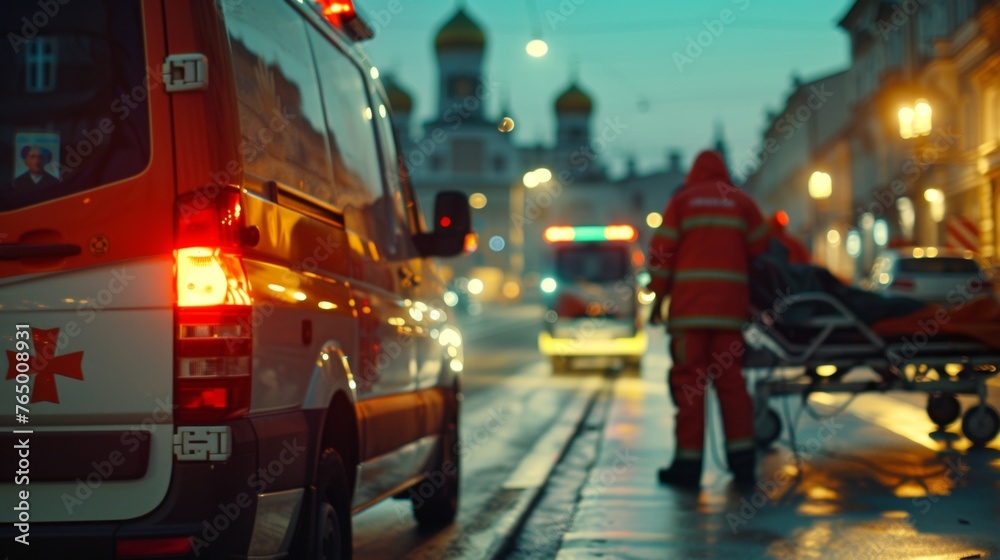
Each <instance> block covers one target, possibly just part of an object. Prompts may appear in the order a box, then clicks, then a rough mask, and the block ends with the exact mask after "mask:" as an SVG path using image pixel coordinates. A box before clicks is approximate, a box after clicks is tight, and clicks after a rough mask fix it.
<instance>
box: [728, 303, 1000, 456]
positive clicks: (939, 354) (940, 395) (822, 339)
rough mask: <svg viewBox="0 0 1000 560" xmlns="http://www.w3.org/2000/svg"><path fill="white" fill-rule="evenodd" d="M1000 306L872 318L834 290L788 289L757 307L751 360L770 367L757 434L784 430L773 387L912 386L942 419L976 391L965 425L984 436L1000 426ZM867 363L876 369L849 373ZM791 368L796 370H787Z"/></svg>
mask: <svg viewBox="0 0 1000 560" xmlns="http://www.w3.org/2000/svg"><path fill="white" fill-rule="evenodd" d="M758 288H759V287H758ZM755 301H756V302H758V303H759V301H760V298H756V300H755ZM997 308H998V306H997V304H996V302H995V301H994V300H992V299H987V298H984V299H983V301H980V302H973V303H970V304H969V305H968V306H967V307H966V308H965V309H962V310H960V311H954V312H953V311H951V310H948V309H946V308H940V307H937V306H929V307H928V308H926V309H924V310H923V311H921V312H918V313H916V314H913V315H909V316H905V317H902V318H900V317H894V318H891V319H889V320H883V321H878V322H875V323H874V324H868V323H866V322H865V321H863V320H862V319H861V318H859V316H858V314H857V313H856V312H852V310H851V309H850V308H849V307H848V306H847V305H845V304H844V302H843V301H841V299H838V297H834V296H833V295H831V294H830V293H828V292H826V291H816V292H804V293H796V294H788V295H785V296H783V297H782V298H781V299H780V309H777V310H776V309H774V308H773V307H772V308H770V309H766V310H762V309H761V308H760V307H759V306H758V307H753V306H752V309H751V311H752V316H753V320H752V321H751V322H750V324H749V326H748V327H747V328H746V329H745V330H744V336H745V339H746V342H747V355H746V356H745V359H744V368H745V369H746V370H748V373H749V370H751V369H752V368H761V370H762V371H763V372H764V375H762V376H759V378H758V379H756V380H755V381H754V382H753V384H752V385H753V395H754V411H755V419H754V422H755V434H756V439H757V443H758V444H759V445H761V446H768V445H770V444H771V443H772V442H773V441H774V440H776V439H777V438H778V436H779V435H780V434H781V419H780V416H779V415H778V413H777V412H776V411H775V410H774V409H773V408H771V407H770V406H769V401H770V399H771V397H773V396H787V395H801V396H802V397H803V399H804V398H805V397H806V396H808V394H809V393H813V392H821V393H849V394H859V393H865V392H888V391H905V392H920V393H927V395H928V400H927V414H928V415H929V416H930V418H931V420H932V421H933V422H934V423H935V424H937V425H938V426H940V427H941V428H944V427H945V426H947V425H948V424H951V423H952V422H953V421H955V420H956V419H958V417H959V416H960V415H961V413H962V410H961V403H960V402H959V400H958V399H957V398H956V395H963V394H964V395H975V396H977V397H978V403H977V404H975V405H974V406H972V407H970V408H969V409H968V410H966V411H965V414H964V416H962V433H963V434H964V435H965V436H966V437H967V438H969V440H971V441H972V443H973V444H974V445H985V444H986V443H988V442H990V441H991V440H992V439H993V438H995V437H996V436H997V433H998V431H1000V416H998V414H997V411H996V409H994V408H993V407H992V406H990V405H988V404H987V403H986V389H987V386H986V381H987V380H988V379H989V378H991V377H993V376H994V375H996V374H997V373H998V371H1000V336H994V335H993V333H995V332H996V329H997V324H996V321H995V317H994V316H995V315H996V310H997ZM802 309H807V310H808V313H805V314H804V313H798V312H797V311H799V310H802ZM984 314H985V315H986V318H984ZM970 319H971V321H972V322H971V323H970ZM963 321H964V322H965V323H964V324H963ZM981 326H982V328H980V327H981ZM861 368H870V370H869V375H867V376H864V375H861V378H860V379H859V378H858V376H856V375H850V376H849V375H848V374H850V373H851V372H852V371H853V370H859V369H861ZM789 370H791V371H795V372H797V373H793V374H790V375H789V374H787V373H782V372H787V371H789ZM871 372H874V375H872V374H871Z"/></svg>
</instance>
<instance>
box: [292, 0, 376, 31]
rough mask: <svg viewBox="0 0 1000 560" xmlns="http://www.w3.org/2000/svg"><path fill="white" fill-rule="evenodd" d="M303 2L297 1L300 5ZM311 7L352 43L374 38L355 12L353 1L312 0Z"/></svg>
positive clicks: (370, 29)
mask: <svg viewBox="0 0 1000 560" xmlns="http://www.w3.org/2000/svg"><path fill="white" fill-rule="evenodd" d="M302 1H303V0H299V2H300V3H301V2H302ZM312 2H313V5H314V6H315V7H316V9H317V10H319V12H320V14H322V16H323V19H325V20H326V21H328V22H330V25H332V26H334V27H336V28H337V29H340V30H342V31H344V32H345V33H347V34H348V35H349V36H350V37H351V39H353V40H354V41H363V40H365V39H371V38H372V37H374V36H375V31H374V30H373V29H372V28H371V27H369V26H368V24H367V23H365V21H364V20H363V19H361V17H359V16H358V12H357V10H355V9H354V0H312Z"/></svg>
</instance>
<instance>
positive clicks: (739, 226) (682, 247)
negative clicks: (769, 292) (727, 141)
mask: <svg viewBox="0 0 1000 560" xmlns="http://www.w3.org/2000/svg"><path fill="white" fill-rule="evenodd" d="M768 239H769V235H768V224H767V222H765V220H764V217H763V216H762V215H761V213H760V210H759V209H758V208H757V205H756V204H755V203H754V201H753V200H752V199H751V198H750V197H749V196H748V195H747V194H746V193H744V192H743V191H741V190H739V189H737V188H736V187H734V186H733V185H732V180H731V179H730V178H729V172H728V171H727V170H726V165H725V163H724V162H723V160H722V158H721V157H720V156H719V155H718V154H717V153H715V152H710V151H706V152H702V153H701V154H699V155H698V157H697V159H695V162H694V166H693V167H692V168H691V171H690V172H689V173H688V176H687V179H686V180H685V181H684V186H683V187H681V188H680V189H679V190H678V191H677V193H676V194H674V196H673V197H672V198H671V199H670V202H669V203H668V204H667V208H666V210H665V211H664V212H663V225H661V226H660V227H659V228H657V230H656V233H655V234H654V235H653V239H652V241H651V246H650V255H649V268H650V273H651V274H652V276H653V281H652V283H651V284H650V288H651V289H652V290H653V291H654V292H656V293H657V294H658V295H666V294H670V314H669V317H668V319H667V328H668V329H669V330H671V331H675V330H682V329H736V330H739V329H741V328H742V327H743V324H744V323H745V322H746V321H747V319H748V318H749V311H748V308H749V305H750V293H749V289H748V287H747V273H748V270H749V265H750V261H751V260H752V259H753V258H754V257H756V256H758V255H760V254H762V253H764V252H765V250H766V249H767V243H768Z"/></svg>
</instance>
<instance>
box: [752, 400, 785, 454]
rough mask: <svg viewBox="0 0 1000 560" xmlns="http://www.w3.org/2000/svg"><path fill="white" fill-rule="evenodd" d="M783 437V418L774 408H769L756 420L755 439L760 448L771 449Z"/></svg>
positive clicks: (754, 427)
mask: <svg viewBox="0 0 1000 560" xmlns="http://www.w3.org/2000/svg"><path fill="white" fill-rule="evenodd" d="M780 435H781V417H780V416H778V413H777V412H775V410H774V409H773V408H768V409H766V410H764V411H762V412H760V413H759V414H757V417H756V418H754V422H753V439H754V442H756V444H757V446H758V447H761V448H766V447H769V446H770V445H771V444H772V443H774V441H775V440H776V439H778V436H780Z"/></svg>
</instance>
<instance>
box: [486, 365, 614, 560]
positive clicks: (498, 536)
mask: <svg viewBox="0 0 1000 560" xmlns="http://www.w3.org/2000/svg"><path fill="white" fill-rule="evenodd" d="M595 385H597V386H596V387H594V389H592V390H591V392H590V394H589V395H588V396H587V397H586V398H585V399H583V401H584V402H583V403H582V406H574V405H573V404H571V405H570V406H569V407H567V409H566V410H564V411H563V413H562V414H561V415H560V417H559V418H558V419H557V420H556V422H555V423H554V424H553V426H552V427H551V428H549V430H548V431H547V432H546V433H545V435H544V436H543V437H542V438H541V439H540V440H538V444H536V449H537V448H538V447H541V446H543V445H544V443H545V442H546V440H548V439H551V438H555V437H556V436H557V435H564V434H565V432H566V431H569V432H570V433H569V437H563V438H561V439H560V445H559V449H558V453H557V454H555V455H554V456H553V459H552V461H550V462H549V463H548V464H547V465H546V467H545V470H544V472H540V471H536V472H529V473H521V472H520V471H522V469H521V468H518V469H517V470H515V472H514V473H512V475H511V478H509V479H508V482H507V483H504V486H503V488H504V490H509V491H518V492H520V494H519V495H518V496H517V498H516V501H515V505H514V506H513V508H511V510H510V511H509V512H508V513H506V514H505V515H504V516H503V517H501V518H500V519H499V521H498V522H497V523H496V525H494V531H493V533H494V538H493V539H492V542H490V543H489V545H488V546H486V547H484V555H483V558H490V559H499V558H503V557H504V555H505V554H507V553H508V552H509V551H510V549H511V548H512V547H513V546H514V545H515V544H516V542H517V537H518V535H519V534H520V532H521V529H522V528H523V527H524V524H525V523H526V522H527V520H528V517H529V515H530V513H531V511H532V510H533V509H534V508H535V506H536V505H538V502H539V501H540V500H541V498H542V494H543V490H544V489H545V487H546V485H547V484H548V482H549V479H550V478H551V477H552V474H553V473H554V472H555V469H556V466H557V465H558V464H559V463H560V462H562V460H563V458H564V457H565V456H566V453H567V452H568V451H569V449H570V448H571V447H572V445H573V442H574V441H575V440H576V438H577V437H578V436H579V435H580V432H581V430H582V429H583V427H584V425H585V424H586V423H587V419H588V418H589V417H590V414H591V413H592V412H593V409H594V405H595V404H596V403H597V402H598V397H599V396H600V395H602V394H608V393H609V392H610V390H611V388H612V386H613V384H612V383H611V382H610V380H608V379H603V378H602V379H599V380H598V382H597V383H595ZM567 424H572V428H571V430H568V429H567V428H568V426H567Z"/></svg>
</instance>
